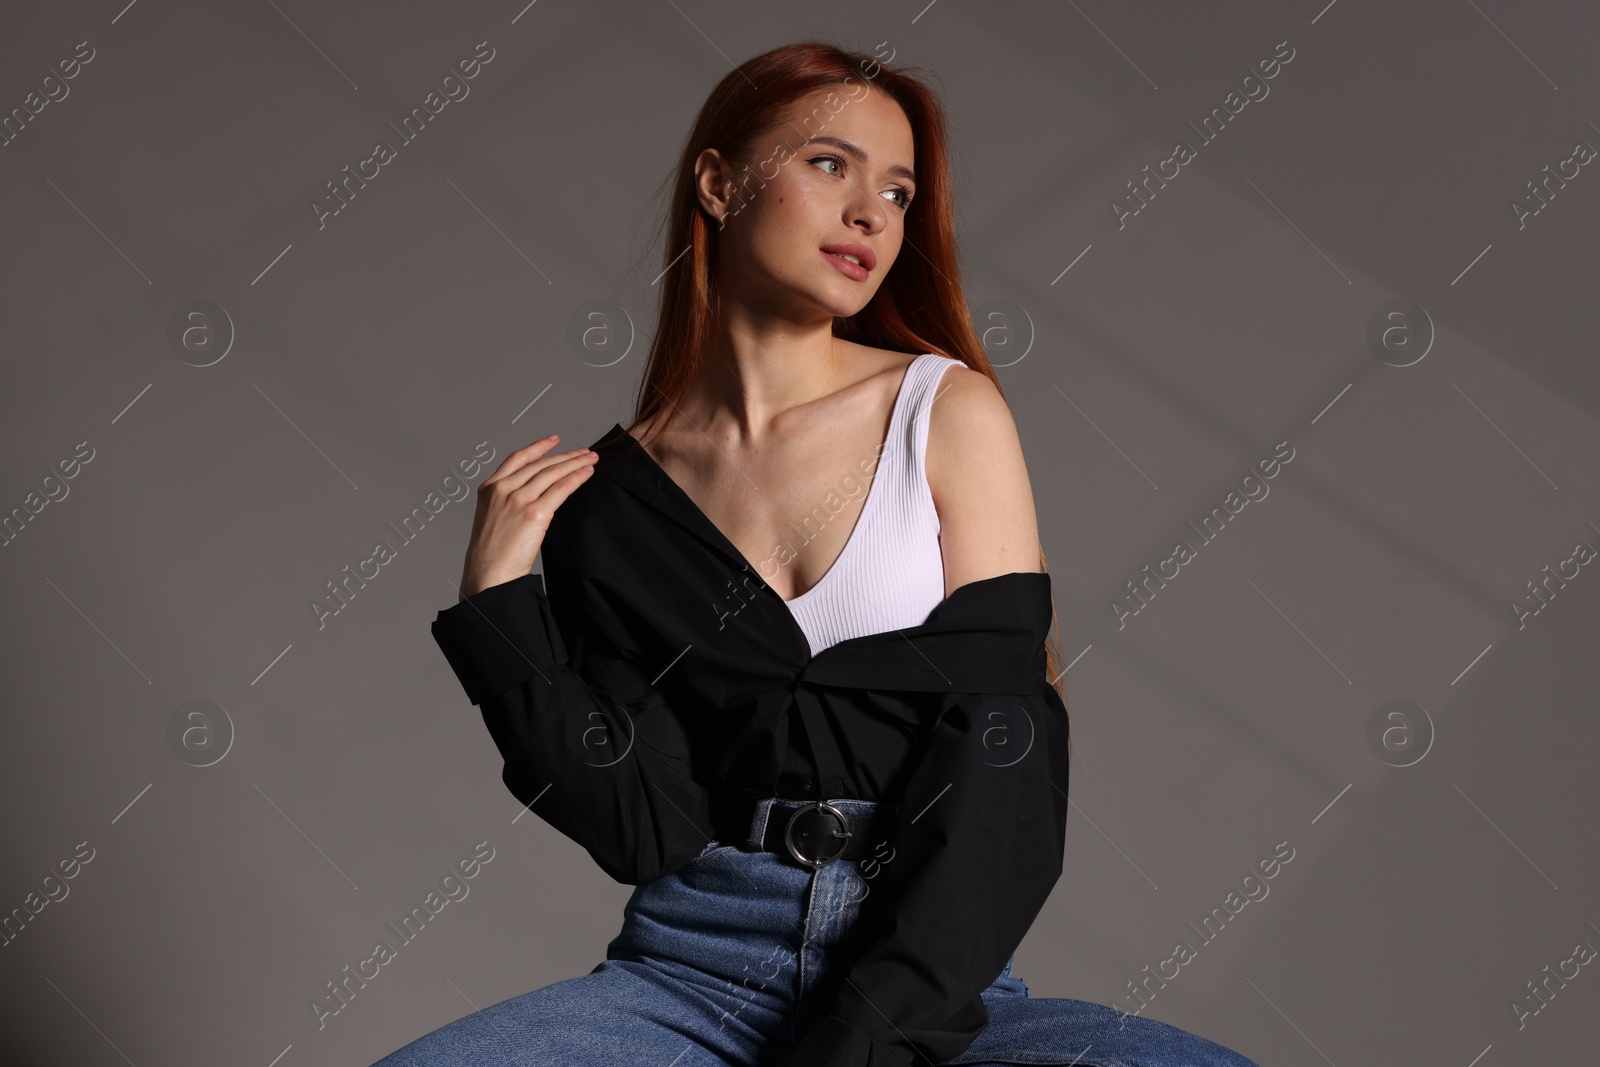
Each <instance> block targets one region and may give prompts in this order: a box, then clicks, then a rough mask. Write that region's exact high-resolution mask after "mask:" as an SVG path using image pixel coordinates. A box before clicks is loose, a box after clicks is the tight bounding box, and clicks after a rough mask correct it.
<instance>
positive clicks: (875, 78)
mask: <svg viewBox="0 0 1600 1067" xmlns="http://www.w3.org/2000/svg"><path fill="white" fill-rule="evenodd" d="M912 71H918V72H922V73H931V72H929V71H926V69H925V68H919V67H891V66H888V65H887V64H885V63H883V62H882V61H881V60H880V59H879V58H878V57H875V56H870V55H866V54H865V53H861V52H853V51H849V50H846V49H843V48H840V47H838V46H837V45H834V44H832V43H830V42H827V41H800V42H796V43H794V44H786V45H783V46H782V47H779V48H774V49H772V50H771V51H770V52H764V53H762V54H761V55H758V56H756V57H755V58H753V59H750V60H747V61H746V62H744V63H742V64H740V65H739V66H738V67H736V68H734V69H733V70H732V71H730V72H729V73H728V74H727V76H726V77H724V78H723V79H722V80H721V81H720V82H718V83H717V85H716V87H715V88H714V89H712V90H711V95H710V96H708V97H707V98H706V101H705V103H704V104H703V105H702V106H701V108H700V114H699V115H698V116H696V118H695V121H694V126H693V127H692V128H691V129H690V131H689V135H688V137H687V138H686V139H685V141H684V144H683V150H682V152H681V153H680V154H679V156H678V161H677V165H676V168H675V170H674V172H673V173H672V174H671V175H669V176H668V179H667V181H669V182H671V186H672V191H671V197H670V200H669V201H668V204H667V208H666V211H665V212H664V213H663V216H662V218H661V224H662V225H664V226H665V228H666V230H667V236H666V240H665V243H664V244H662V245H661V246H660V248H661V267H662V274H661V276H660V279H659V281H660V286H661V297H660V307H659V312H658V317H657V324H656V332H655V338H654V340H653V341H652V342H651V345H650V354H649V357H648V360H647V362H646V363H645V369H644V377H643V379H642V380H641V381H640V383H639V387H638V393H637V394H636V396H635V400H634V417H633V422H632V425H636V426H637V425H640V424H641V423H645V422H647V421H648V420H651V419H652V418H653V416H655V415H656V414H657V413H659V412H660V411H661V409H662V408H663V407H664V406H665V405H667V404H669V403H670V404H671V405H672V406H674V407H676V406H678V404H679V403H680V402H681V401H682V400H683V399H684V398H685V396H686V395H687V393H688V391H689V387H690V385H691V384H692V383H693V381H694V379H695V376H696V375H697V374H698V373H699V372H700V367H701V360H702V358H703V354H704V353H705V352H707V351H710V350H711V347H712V344H713V341H714V338H715V336H716V333H717V330H718V313H717V309H718V294H717V289H716V285H715V280H716V262H717V234H718V231H719V228H720V226H719V223H718V220H717V219H716V218H715V217H713V216H711V215H709V214H707V213H706V212H705V210H704V209H703V208H702V207H701V206H700V201H699V196H698V194H697V190H696V186H695V174H694V167H695V161H696V160H697V159H698V158H699V157H700V154H701V153H702V152H703V151H705V149H707V148H715V149H717V150H718V151H719V152H720V153H721V154H722V155H723V157H724V158H725V159H728V160H730V161H731V162H733V164H734V165H735V166H740V167H743V168H744V177H743V178H742V179H741V181H740V182H739V184H738V188H739V189H740V192H741V194H743V195H746V196H748V195H751V194H752V192H753V194H754V195H760V188H761V185H762V184H764V183H762V181H761V177H760V174H759V171H755V170H752V169H751V168H752V167H753V166H754V165H755V164H756V163H757V162H758V160H757V159H756V156H757V154H758V153H759V152H760V151H761V149H762V148H763V147H765V145H764V138H765V137H766V136H767V135H768V134H769V133H770V131H771V130H772V128H773V126H774V125H775V124H776V123H777V122H779V121H781V120H782V119H783V117H784V116H785V115H787V114H788V112H789V111H790V109H791V108H792V107H793V106H794V105H795V104H796V103H797V102H799V101H800V100H802V99H804V98H805V97H807V96H809V95H810V94H812V93H814V92H817V91H819V90H824V89H835V90H837V91H838V92H839V93H840V95H841V96H842V97H847V98H848V97H859V96H860V93H861V87H862V86H866V87H867V88H868V89H876V90H878V91H881V92H885V93H887V94H888V95H889V97H890V98H891V99H893V100H894V101H895V102H896V103H898V104H899V105H900V108H901V110H902V111H904V112H905V116H906V118H907V119H908V120H909V121H910V124H911V133H912V138H913V141H914V143H915V145H916V154H915V160H914V162H913V164H912V169H914V170H915V171H916V173H917V194H916V203H915V205H914V206H913V207H912V208H911V209H910V210H909V211H908V212H906V213H905V214H904V215H903V216H901V217H902V219H903V220H904V227H905V232H904V241H903V247H904V248H905V249H907V250H908V251H910V252H911V254H910V255H902V256H900V257H899V258H898V259H896V260H895V262H894V265H893V268H892V269H891V270H890V271H889V273H888V275H887V276H886V277H885V278H884V280H883V282H882V284H881V285H879V287H878V291H877V292H876V293H875V294H874V295H873V298H872V300H871V302H870V303H868V304H867V306H866V307H864V308H862V309H861V310H860V311H859V312H857V313H856V314H855V315H852V316H849V317H848V318H836V319H834V323H833V332H834V335H835V336H836V337H840V338H843V339H845V340H848V341H854V342H856V343H858V344H862V345H868V346H870V347H874V348H882V349H887V350H889V351H892V352H906V353H912V354H920V353H923V352H938V353H940V354H941V355H946V356H950V357H952V358H954V359H959V360H960V361H961V362H962V363H964V364H966V365H967V366H968V367H970V368H972V369H973V370H975V371H977V372H978V373H979V374H982V375H984V376H985V377H986V378H988V379H989V380H990V381H992V382H994V384H995V388H996V389H999V390H1000V391H1001V395H1002V396H1004V392H1005V391H1004V388H1003V386H1002V385H1001V383H1000V379H999V377H998V376H997V375H996V374H995V371H994V367H993V366H991V365H990V363H989V359H988V356H987V355H986V354H985V352H984V349H983V344H982V342H981V341H980V340H979V339H978V332H977V329H976V327H974V325H973V323H972V316H971V314H970V313H969V312H968V310H967V301H966V296H965V294H964V293H963V291H962V288H961V268H960V265H959V264H958V262H957V249H956V236H955V191H954V188H953V183H952V181H951V176H950V158H949V150H948V145H949V136H948V134H947V133H946V120H945V114H944V109H943V108H942V107H941V106H940V104H939V99H938V97H937V96H936V95H935V94H934V92H933V91H932V90H931V89H929V88H928V86H927V85H925V84H924V83H923V82H922V81H920V80H918V79H917V78H915V77H913V76H912V73H911V72H912ZM817 114H819V115H820V116H821V117H822V118H823V119H824V120H825V119H826V118H827V114H828V112H827V110H826V109H825V108H819V109H818V110H817ZM800 121H801V122H802V123H803V122H804V121H806V117H805V116H801V117H800ZM740 202H741V201H740V199H739V198H735V199H734V200H733V201H732V203H733V204H735V205H737V204H738V203H740ZM734 217H735V218H737V216H736V215H735V216H734ZM658 233H659V231H658ZM1039 569H1040V570H1044V569H1045V560H1044V552H1043V549H1042V548H1041V550H1040V553H1039ZM1050 617H1051V621H1052V622H1053V623H1054V622H1056V612H1055V598H1054V597H1053V596H1052V597H1051V602H1050ZM1055 629H1056V630H1057V633H1058V637H1057V642H1056V645H1055V647H1054V648H1050V647H1047V648H1046V670H1047V672H1048V674H1047V677H1048V678H1049V679H1050V680H1051V684H1052V685H1053V686H1055V688H1056V691H1057V693H1059V694H1060V695H1061V697H1062V701H1063V703H1065V700H1066V694H1065V691H1064V688H1063V686H1062V684H1061V681H1060V678H1059V675H1060V674H1061V673H1062V672H1061V669H1060V666H1059V664H1060V659H1061V652H1060V641H1059V625H1057V626H1056V627H1055ZM1068 741H1069V746H1070V742H1071V727H1070V723H1069V726H1068Z"/></svg>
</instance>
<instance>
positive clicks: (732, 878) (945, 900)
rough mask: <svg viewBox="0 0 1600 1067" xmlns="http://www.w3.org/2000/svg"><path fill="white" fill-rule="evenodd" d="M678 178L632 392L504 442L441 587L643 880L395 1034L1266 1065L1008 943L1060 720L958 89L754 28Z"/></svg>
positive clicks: (464, 1053)
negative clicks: (977, 240) (617, 927)
mask: <svg viewBox="0 0 1600 1067" xmlns="http://www.w3.org/2000/svg"><path fill="white" fill-rule="evenodd" d="M913 199H914V200H915V207H913V206H912V201H913ZM670 211H671V214H670V216H669V219H670V224H671V236H670V239H669V241H668V242H667V244H666V249H665V251H666V255H665V256H664V260H665V262H666V264H667V267H668V269H667V271H666V273H665V276H664V279H663V288H662V306H661V313H660V323H659V328H658V331H657V335H656V338H655V344H654V347H653V349H652V351H651V354H650V361H649V364H648V366H647V368H646V373H645V381H644V383H643V385H642V386H641V395H642V396H643V398H644V399H643V402H641V403H640V404H639V405H638V408H637V416H636V418H635V420H634V423H633V428H632V429H631V430H626V431H625V430H624V429H623V428H622V426H621V425H620V424H618V425H616V426H614V427H612V430H611V432H610V433H608V434H607V435H606V436H605V437H603V438H602V439H601V440H600V441H598V442H596V444H595V446H594V448H593V449H583V450H578V451H576V452H567V453H554V452H552V451H551V450H552V449H553V448H554V446H555V441H556V439H555V437H554V436H552V437H549V438H546V439H544V440H543V441H539V442H535V443H534V444H531V445H529V446H527V447H526V448H523V449H521V450H520V451H518V452H514V453H512V454H511V455H510V456H508V457H507V458H506V460H505V462H504V463H502V464H501V466H500V468H499V469H498V470H496V471H495V473H494V474H493V475H492V476H491V477H490V478H488V479H486V480H485V482H484V483H483V485H482V487H481V488H480V491H479V498H478V511H477V516H476V519H475V521H474V525H473V531H472V538H471V542H470V544H469V546H468V550H467V558H466V563H465V566H464V573H463V578H462V584H461V600H460V602H459V603H458V604H456V605H455V606H454V607H452V608H450V609H447V610H445V611H441V612H440V613H439V616H438V618H437V619H436V620H435V622H434V626H433V632H434V635H435V637H436V639H437V640H438V642H439V645H440V648H441V649H442V651H443V652H444V653H445V655H446V656H447V658H448V659H449V661H450V664H451V666H452V668H453V669H454V670H455V672H456V674H457V676H458V677H459V679H460V680H461V682H462V684H463V687H464V688H465V689H466V692H467V694H468V696H469V698H470V699H471V700H472V702H473V703H475V704H477V705H478V706H479V708H480V710H481V711H482V714H483V718H484V722H485V725H486V726H487V727H488V729H489V731H490V733H491V735H492V736H493V738H494V740H495V743H496V745H497V747H498V748H499V750H500V752H501V754H502V755H503V756H504V757H505V770H504V775H503V777H504V781H505V784H506V785H507V787H508V788H509V789H510V790H511V792H512V793H513V794H514V795H515V796H517V798H518V799H519V800H521V801H522V802H523V803H524V804H526V805H527V806H528V807H529V808H530V809H531V810H533V811H534V812H535V813H536V814H538V815H539V816H540V817H541V818H544V819H545V820H546V821H547V822H549V823H550V824H551V825H553V826H554V827H556V828H557V829H558V830H560V831H561V832H562V833H564V834H566V835H567V836H568V837H570V838H572V839H573V840H575V841H577V842H578V843H579V844H581V845H583V846H584V847H585V848H586V849H587V850H588V851H589V853H590V855H591V856H593V857H594V859H595V860H596V862H597V863H599V864H600V866H601V867H602V868H603V869H604V870H605V871H606V872H607V873H608V874H610V875H611V876H612V877H613V878H616V879H617V880H619V881H621V882H624V883H627V884H632V885H636V886H637V887H638V888H637V889H636V890H635V892H634V893H633V896H632V898H631V899H630V900H629V903H628V906H627V909H626V911H625V913H624V923H623V929H622V931H621V933H620V934H619V935H618V936H617V938H616V939H615V940H614V941H612V942H611V944H610V945H609V946H608V949H607V953H606V960H605V961H604V962H602V963H601V964H599V965H598V966H597V967H596V968H595V969H594V970H593V971H591V972H590V973H589V974H587V975H584V976H582V977H577V978H571V979H567V980H565V981H561V982H557V983H555V984H553V985H550V986H546V987H544V988H542V989H538V990H535V991H533V992H531V993H527V994H524V995H522V996H519V997H514V998H511V999H509V1000H506V1001H503V1002H502V1003H500V1004H496V1005H494V1006H493V1007H490V1008H487V1009H484V1010H483V1011H480V1012H476V1013H474V1014H473V1015H469V1016H467V1017H465V1018H462V1019H459V1020H457V1021H456V1022H453V1023H451V1024H449V1025H447V1026H444V1027H442V1028H440V1029H438V1030H436V1031H434V1032H433V1033H430V1034H428V1035H426V1036H424V1037H422V1038H419V1039H418V1040H416V1041H414V1042H412V1043H411V1044H409V1045H407V1046H406V1047H405V1048H402V1049H400V1050H399V1051H397V1052H395V1053H394V1054H392V1055H391V1056H389V1057H387V1058H386V1059H384V1060H382V1061H381V1065H382V1067H400V1065H402V1064H431V1065H444V1064H469V1063H471V1064H480V1063H489V1062H500V1061H501V1060H502V1059H503V1060H504V1061H505V1062H517V1063H545V1062H549V1063H563V1064H565V1063H621V1064H645V1063H659V1064H662V1065H667V1064H673V1065H675V1067H677V1065H681V1067H688V1065H692V1064H758V1063H759V1064H781V1065H785V1067H800V1065H806V1067H815V1065H835V1067H886V1065H890V1064H894V1065H909V1064H913V1063H917V1064H934V1063H959V1064H1000V1063H1035V1064H1038V1063H1061V1064H1067V1063H1073V1064H1105V1065H1119V1067H1121V1065H1144V1067H1179V1065H1182V1067H1206V1065H1229V1067H1253V1065H1251V1063H1250V1061H1249V1060H1247V1059H1245V1058H1244V1057H1242V1056H1239V1055H1238V1054H1237V1053H1234V1052H1231V1051H1230V1050H1228V1049H1225V1048H1223V1047H1221V1046H1219V1045H1216V1044H1214V1043H1212V1042H1209V1041H1207V1040H1205V1039H1203V1038H1200V1037H1196V1036H1194V1035H1192V1034H1188V1033H1185V1032H1184V1031H1182V1030H1179V1029H1177V1028H1175V1027H1172V1026H1169V1025H1167V1024H1165V1023H1161V1022H1158V1021H1155V1020H1150V1019H1143V1018H1139V1017H1137V1016H1131V1015H1127V1014H1124V1013H1122V1012H1119V1011H1116V1010H1114V1009H1112V1008H1109V1007H1105V1006H1101V1005H1097V1004H1090V1003H1087V1002H1084V1001H1077V1000H1066V999H1060V998H1033V997H1030V996H1029V995H1028V990H1027V986H1026V985H1025V984H1024V983H1023V982H1022V980H1021V979H1020V978H1018V977H1016V976H1015V975H1013V974H1012V973H1011V963H1012V956H1013V953H1014V952H1015V949H1016V947H1017V945H1018V944H1019V943H1020V942H1021V940H1022V938H1023V936H1024V935H1025V934H1026V933H1027V930H1028V927H1029V926H1030V925H1031V923H1032V922H1033V920H1034V918H1035V917H1036V916H1037V914H1038V912H1039V909H1040V908H1041V907H1042V906H1043V904H1044V901H1045V899H1046V898H1047V897H1048V895H1049V892H1050V889H1051V887H1052V886H1053V885H1054V884H1055V882H1056V881H1057V879H1058V878H1059V875H1060V873H1061V868H1062V847H1063V839H1064V835H1065V829H1066V818H1067V805H1066V783H1067V771H1068V767H1067V765H1068V762H1069V758H1070V731H1069V729H1068V724H1067V716H1066V708H1065V704H1064V702H1063V700H1062V697H1061V694H1060V693H1059V691H1058V690H1057V689H1056V688H1055V687H1054V685H1053V684H1052V680H1054V679H1056V678H1058V676H1059V674H1060V673H1061V672H1060V670H1059V669H1058V666H1057V663H1056V659H1057V657H1055V656H1053V655H1050V654H1049V653H1047V652H1046V651H1045V638H1046V635H1047V633H1048V631H1049V629H1050V625H1051V621H1052V618H1053V607H1052V603H1051V600H1050V587H1049V576H1048V575H1047V574H1046V573H1045V571H1044V568H1043V562H1044V561H1043V555H1042V552H1041V551H1040V546H1039V540H1038V533H1037V526H1036V520H1035V516H1034V507H1033V500H1032V495H1031V490H1030V488H1029V484H1028V477H1027V472H1026V468H1025V465H1024V463H1023V457H1022V453H1021V448H1020V446H1019V443H1018V440H1017V435H1016V430H1015V427H1014V425H1013V423H1012V420H1011V417H1010V414H1009V411H1008V409H1007V408H1006V406H1005V402H1004V400H1003V398H1002V396H1001V394H1000V391H999V389H998V383H997V381H996V378H995V375H994V372H993V370H992V368H991V367H990V366H989V364H988V361H987V360H986V359H985V358H984V355H983V351H982V348H981V346H980V345H979V343H978V340H977V337H976V335H975V333H974V330H973V326H972V323H971V322H970V320H969V318H968V316H967V314H966V311H965V302H964V299H963V297H962V292H961V288H960V286H959V284H958V282H957V280H956V279H957V269H956V257H955V249H954V244H953V236H952V235H953V224H952V216H953V211H952V201H951V190H950V179H949V169H948V165H947V160H946V155H945V141H944V132H943V119H942V114H941V111H940V108H939V106H938V103H937V101H936V99H935V98H934V96H933V95H932V94H931V93H930V92H929V91H928V90H927V89H926V88H925V87H924V86H923V85H922V84H921V83H920V82H919V81H917V80H915V79H913V78H911V77H910V76H909V75H908V74H906V73H905V72H904V71H900V70H894V69H891V68H889V67H886V66H883V65H881V64H879V63H877V62H875V61H874V60H873V59H871V58H869V57H866V56H862V55H859V54H855V53H850V52H845V51H842V50H839V49H837V48H835V47H833V46H831V45H827V44H823V43H816V42H808V43H803V44H797V45H792V46H788V47H784V48H779V49H776V50H774V51H772V52H769V53H766V54H765V55H762V56H759V57H757V58H756V59H754V60H752V61H750V62H749V63H746V64H744V65H743V66H742V67H741V68H740V69H738V70H736V71H734V72H733V73H732V74H730V75H729V76H728V77H727V78H725V79H724V80H723V82H722V83H721V84H720V85H718V86H717V88H716V89H715V90H714V91H713V93H712V94H711V97H710V98H709V99H708V101H707V102H706V104H705V106H704V108H703V109H702V111H701V114H700V117H699V119H698V121H697V122H696V124H695V127H694V129H693V131H692V132H691V134H690V137H689V141H688V143H687V145H686V147H685V150H684V153H683V156H682V158H681V160H680V164H679V168H678V177H677V182H676V186H675V192H674V200H673V203H672V206H671V209H670ZM902 253H904V254H902ZM947 352H949V353H956V354H958V355H959V357H960V358H956V357H955V356H951V355H946V354H945V353H947ZM647 394H648V395H647ZM935 401H937V404H936V403H935ZM597 472H598V473H599V474H600V475H601V477H599V478H596V477H595V474H596V473H597ZM858 473H859V475H860V477H858ZM862 478H867V479H869V480H868V481H865V482H864V481H863V480H862ZM541 551H542V552H543V554H544V564H545V567H544V573H543V575H536V574H531V573H530V571H531V570H532V567H533V564H534V562H535V559H536V557H537V556H538V555H539V553H540V552H541Z"/></svg>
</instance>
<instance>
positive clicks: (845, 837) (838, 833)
mask: <svg viewBox="0 0 1600 1067" xmlns="http://www.w3.org/2000/svg"><path fill="white" fill-rule="evenodd" d="M813 809H815V810H817V811H825V812H827V813H828V814H829V815H832V816H833V817H834V818H835V819H837V820H838V822H839V825H838V827H837V828H836V829H835V830H834V831H833V836H834V837H836V838H838V839H839V842H840V844H839V851H838V852H835V853H834V854H833V855H831V856H824V857H823V858H821V859H812V858H811V857H810V856H807V855H806V854H804V853H803V852H801V851H800V846H799V845H797V844H795V840H794V826H795V822H796V821H797V820H798V819H799V818H800V816H802V815H804V814H805V813H806V812H809V811H811V810H813ZM849 825H850V823H849V821H848V820H847V819H846V817H845V813H844V812H842V811H840V810H839V809H838V808H836V807H834V806H833V805H832V804H829V803H828V802H827V801H823V800H814V801H812V802H811V803H810V804H807V805H806V806H805V807H802V808H796V809H795V810H794V812H793V813H792V814H791V815H790V816H789V823H788V825H787V826H785V827H784V828H783V843H784V844H785V845H787V846H789V855H791V856H793V857H794V858H795V859H797V860H799V861H800V862H801V863H803V864H805V865H806V866H807V867H810V868H812V869H813V870H815V869H817V868H819V867H826V866H827V865H828V864H830V863H832V862H833V861H834V860H836V859H838V858H839V857H840V856H843V855H844V850H845V849H846V848H848V847H849V846H850V837H851V834H850V831H849V830H847V829H845V827H847V826H849Z"/></svg>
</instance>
